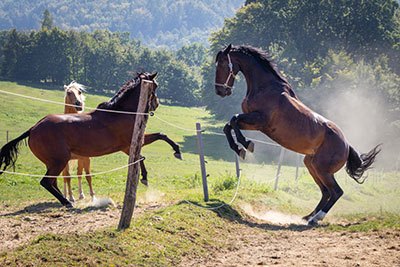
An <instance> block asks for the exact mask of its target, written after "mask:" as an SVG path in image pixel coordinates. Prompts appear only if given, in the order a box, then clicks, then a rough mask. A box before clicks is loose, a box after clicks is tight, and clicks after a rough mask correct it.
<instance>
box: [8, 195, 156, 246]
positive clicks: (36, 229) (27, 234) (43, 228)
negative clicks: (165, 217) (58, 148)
mask: <svg viewBox="0 0 400 267" xmlns="http://www.w3.org/2000/svg"><path fill="white" fill-rule="evenodd" d="M81 206H82V205H81ZM78 207H79V206H78ZM160 207H161V205H159V204H143V205H139V206H137V208H136V209H135V214H137V213H141V212H143V211H145V210H151V209H157V208H160ZM0 209H1V211H0V240H1V242H0V253H1V252H5V251H10V250H13V249H15V248H17V247H18V246H20V245H23V244H26V243H28V242H29V241H32V240H34V239H35V238H36V237H38V236H40V235H42V234H49V233H53V234H69V233H73V234H80V233H85V232H91V231H95V230H97V229H101V228H105V227H117V225H118V222H119V218H120V215H121V207H115V206H113V205H109V206H106V207H102V208H96V207H90V206H88V207H85V208H75V209H71V210H68V209H65V208H62V207H61V206H60V205H59V204H57V203H55V202H44V203H39V204H33V205H30V206H27V207H25V208H23V209H20V210H13V209H12V208H10V207H0Z"/></svg>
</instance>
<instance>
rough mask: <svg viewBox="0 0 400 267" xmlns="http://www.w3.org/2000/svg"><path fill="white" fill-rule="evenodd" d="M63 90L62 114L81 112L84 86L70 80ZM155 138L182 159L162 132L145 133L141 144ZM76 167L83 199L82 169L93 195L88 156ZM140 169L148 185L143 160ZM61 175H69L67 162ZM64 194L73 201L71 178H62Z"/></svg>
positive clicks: (79, 161) (174, 145)
mask: <svg viewBox="0 0 400 267" xmlns="http://www.w3.org/2000/svg"><path fill="white" fill-rule="evenodd" d="M64 90H65V98H64V102H65V106H64V114H76V113H82V112H83V110H84V108H85V96H84V94H83V93H84V92H86V91H85V87H84V86H83V85H82V84H79V83H77V82H75V81H72V82H71V83H70V84H69V85H64ZM157 140H163V141H165V142H167V143H168V144H169V145H170V146H171V147H172V149H173V150H174V156H175V157H176V158H178V159H182V156H181V152H180V149H179V145H178V144H176V143H175V142H174V141H172V140H171V139H170V138H168V136H167V135H165V134H163V133H151V134H145V136H144V142H143V146H145V145H148V144H151V143H153V142H155V141H157ZM77 160H78V168H77V175H78V190H79V199H84V198H85V195H84V193H83V190H82V173H83V170H84V171H85V173H86V175H85V177H86V181H87V182H88V185H89V192H90V196H91V197H92V198H93V197H94V191H93V186H92V176H91V175H90V158H89V157H78V158H77ZM140 170H141V172H140V173H141V175H142V179H141V180H140V181H141V182H142V183H143V184H144V185H148V180H147V170H146V166H145V165H144V160H142V161H140ZM62 175H63V176H70V172H69V163H67V165H66V166H65V168H64V170H63V172H62ZM64 196H65V197H66V198H67V197H68V199H69V200H70V201H71V202H74V201H75V198H74V196H73V193H72V187H71V178H64Z"/></svg>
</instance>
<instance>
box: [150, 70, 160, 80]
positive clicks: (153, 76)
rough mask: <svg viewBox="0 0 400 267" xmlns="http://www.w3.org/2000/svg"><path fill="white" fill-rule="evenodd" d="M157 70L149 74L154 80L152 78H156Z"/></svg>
mask: <svg viewBox="0 0 400 267" xmlns="http://www.w3.org/2000/svg"><path fill="white" fill-rule="evenodd" d="M157 74H158V73H157V72H154V73H152V74H150V75H149V78H150V80H151V81H152V80H154V78H155V77H156V76H157Z"/></svg>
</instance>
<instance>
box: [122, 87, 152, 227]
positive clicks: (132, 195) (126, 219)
mask: <svg viewBox="0 0 400 267" xmlns="http://www.w3.org/2000/svg"><path fill="white" fill-rule="evenodd" d="M146 86H148V83H147V82H145V81H143V80H142V84H141V86H140V95H139V103H138V106H137V109H136V112H140V113H144V112H145V110H146V107H147V104H148V98H149V93H150V90H148V89H147V88H145V87H146ZM147 119H148V115H139V114H136V115H135V122H134V126H133V133H132V139H131V145H130V148H129V164H131V163H132V162H135V161H137V160H139V158H140V150H141V148H142V144H143V138H144V130H145V128H146V122H147ZM138 181H139V163H137V164H133V165H130V166H129V168H128V177H127V180H126V189H125V197H124V205H123V207H122V212H121V218H120V221H119V224H118V230H123V229H126V228H128V227H129V226H130V224H131V220H132V215H133V210H134V208H135V203H136V191H137V186H138Z"/></svg>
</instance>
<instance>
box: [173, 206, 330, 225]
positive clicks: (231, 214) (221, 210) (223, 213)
mask: <svg viewBox="0 0 400 267" xmlns="http://www.w3.org/2000/svg"><path fill="white" fill-rule="evenodd" d="M210 202H213V203H207V204H206V205H203V204H199V203H198V202H195V201H192V202H191V203H187V202H186V201H181V202H179V203H178V205H188V204H189V205H195V206H197V207H199V208H205V209H208V210H211V211H213V212H215V213H216V214H217V215H218V216H219V217H221V218H223V219H225V220H228V221H231V222H235V223H240V224H244V225H246V226H248V227H254V228H260V229H263V230H268V231H280V230H291V231H295V232H302V231H307V230H310V229H313V228H315V226H314V227H312V226H308V225H299V224H289V225H277V224H271V223H264V222H259V221H257V220H256V219H254V218H252V217H250V216H248V215H246V216H243V215H242V214H241V213H240V212H239V211H237V210H236V209H234V208H233V207H232V206H230V205H228V204H226V203H225V202H223V201H219V200H218V199H210ZM217 207H218V208H217ZM317 227H325V226H324V225H321V226H317Z"/></svg>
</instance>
